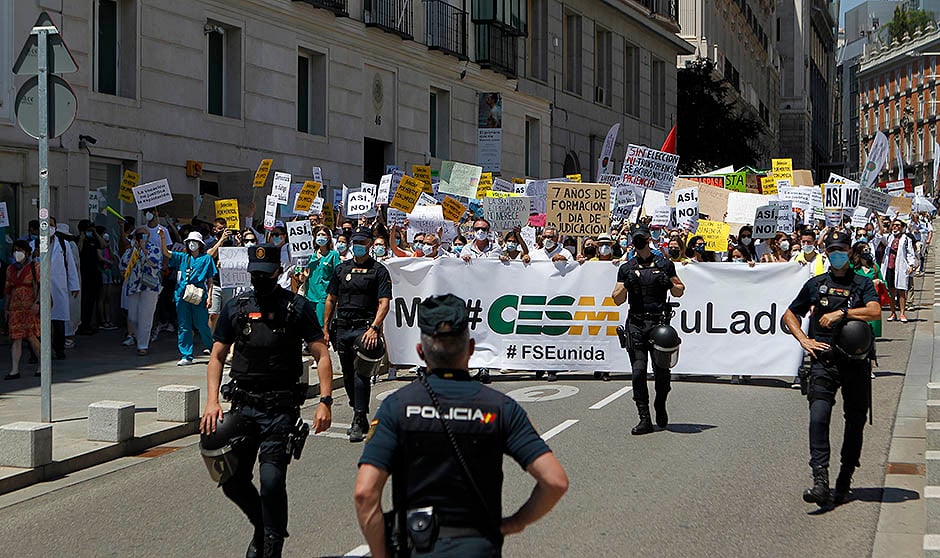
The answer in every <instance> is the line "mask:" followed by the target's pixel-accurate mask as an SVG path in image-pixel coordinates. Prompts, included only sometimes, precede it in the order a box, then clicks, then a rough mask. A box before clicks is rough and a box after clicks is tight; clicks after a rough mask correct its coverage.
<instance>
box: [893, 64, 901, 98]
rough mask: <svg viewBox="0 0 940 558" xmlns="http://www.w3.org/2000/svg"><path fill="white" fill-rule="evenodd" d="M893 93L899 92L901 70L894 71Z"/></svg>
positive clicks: (898, 93)
mask: <svg viewBox="0 0 940 558" xmlns="http://www.w3.org/2000/svg"><path fill="white" fill-rule="evenodd" d="M894 93H895V94H897V95H900V94H901V70H898V71H896V72H894Z"/></svg>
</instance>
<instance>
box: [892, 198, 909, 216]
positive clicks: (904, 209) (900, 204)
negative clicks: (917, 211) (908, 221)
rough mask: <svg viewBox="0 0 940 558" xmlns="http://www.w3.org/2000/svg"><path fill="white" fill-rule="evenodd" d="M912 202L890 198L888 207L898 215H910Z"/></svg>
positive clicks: (905, 199)
mask: <svg viewBox="0 0 940 558" xmlns="http://www.w3.org/2000/svg"><path fill="white" fill-rule="evenodd" d="M913 202H914V200H912V199H911V198H904V197H896V198H891V205H890V206H889V207H893V208H896V209H897V210H898V213H899V214H901V213H904V214H910V212H911V208H912V207H913V205H914V204H913Z"/></svg>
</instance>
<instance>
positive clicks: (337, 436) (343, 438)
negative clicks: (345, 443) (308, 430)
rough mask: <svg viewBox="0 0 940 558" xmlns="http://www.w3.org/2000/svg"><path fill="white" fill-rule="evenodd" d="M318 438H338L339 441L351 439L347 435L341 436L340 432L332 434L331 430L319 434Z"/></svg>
mask: <svg viewBox="0 0 940 558" xmlns="http://www.w3.org/2000/svg"><path fill="white" fill-rule="evenodd" d="M317 436H320V437H323V438H338V439H340V440H348V439H349V436H347V435H345V434H340V433H339V432H330V431H329V430H326V431H323V432H320V433H319V434H317Z"/></svg>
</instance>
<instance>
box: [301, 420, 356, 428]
mask: <svg viewBox="0 0 940 558" xmlns="http://www.w3.org/2000/svg"><path fill="white" fill-rule="evenodd" d="M304 422H306V423H307V425H308V426H313V421H312V420H307V419H304ZM351 427H352V425H351V424H346V423H345V422H333V423H330V428H351Z"/></svg>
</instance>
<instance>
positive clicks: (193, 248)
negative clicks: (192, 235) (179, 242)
mask: <svg viewBox="0 0 940 558" xmlns="http://www.w3.org/2000/svg"><path fill="white" fill-rule="evenodd" d="M186 246H188V247H189V251H190V252H195V251H197V250H199V243H198V242H196V241H195V240H190V241H189V243H188V244H186Z"/></svg>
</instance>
